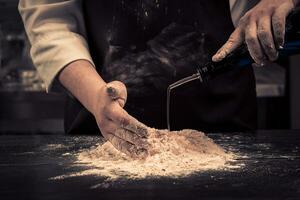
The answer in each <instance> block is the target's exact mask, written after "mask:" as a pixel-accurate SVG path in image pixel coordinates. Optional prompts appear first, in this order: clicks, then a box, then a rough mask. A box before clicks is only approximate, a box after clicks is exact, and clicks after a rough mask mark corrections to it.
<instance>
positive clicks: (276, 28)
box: [272, 3, 293, 48]
mask: <svg viewBox="0 0 300 200" xmlns="http://www.w3.org/2000/svg"><path fill="white" fill-rule="evenodd" d="M292 9H293V5H291V4H288V3H285V4H282V5H281V6H280V9H279V8H278V9H276V10H275V12H274V13H273V15H272V28H273V34H274V38H275V42H276V46H277V48H282V47H283V45H284V36H285V23H286V17H287V16H288V14H289V13H290V12H291V11H292Z"/></svg>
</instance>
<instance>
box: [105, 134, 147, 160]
mask: <svg viewBox="0 0 300 200" xmlns="http://www.w3.org/2000/svg"><path fill="white" fill-rule="evenodd" d="M106 138H107V140H109V141H110V142H111V143H112V145H113V146H114V147H115V148H116V149H117V150H119V151H121V152H123V153H125V154H126V155H128V156H130V157H133V158H145V157H147V155H148V152H147V150H145V149H141V148H137V147H136V146H134V145H133V144H131V143H130V142H127V141H125V140H122V139H121V138H119V137H117V136H115V135H114V134H112V133H107V134H106Z"/></svg>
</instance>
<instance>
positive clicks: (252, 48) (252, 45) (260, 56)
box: [245, 22, 266, 66]
mask: <svg viewBox="0 0 300 200" xmlns="http://www.w3.org/2000/svg"><path fill="white" fill-rule="evenodd" d="M246 29H247V32H246V33H245V41H246V44H247V47H248V50H249V53H250V55H251V57H252V58H253V60H254V61H255V63H257V64H259V65H261V66H262V65H264V64H265V60H266V57H265V55H264V52H263V50H262V48H261V46H260V42H259V40H258V37H257V26H256V23H255V22H252V23H250V24H249V25H248V26H247V28H246Z"/></svg>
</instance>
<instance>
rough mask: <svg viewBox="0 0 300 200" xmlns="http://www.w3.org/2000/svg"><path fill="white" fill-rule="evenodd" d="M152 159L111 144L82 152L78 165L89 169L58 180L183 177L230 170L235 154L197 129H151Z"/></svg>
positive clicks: (79, 154)
mask: <svg viewBox="0 0 300 200" xmlns="http://www.w3.org/2000/svg"><path fill="white" fill-rule="evenodd" d="M148 131H149V133H150V136H149V140H148V141H149V143H150V150H149V156H148V157H147V158H145V159H143V160H140V159H133V158H130V157H128V156H127V155H125V154H124V153H121V152H120V151H118V150H116V149H115V148H114V147H113V145H112V144H111V143H110V142H106V143H104V144H99V146H96V147H93V148H92V149H88V150H83V151H82V152H80V153H78V154H77V155H76V158H77V163H80V164H83V165H85V166H87V167H88V168H87V169H84V170H83V171H81V172H78V173H74V174H69V175H64V176H60V177H55V179H62V178H66V177H76V176H85V175H95V176H101V177H106V178H107V179H108V180H116V179H119V178H128V179H143V178H147V177H184V176H188V175H191V174H193V173H196V172H201V171H205V170H224V169H226V168H230V167H232V166H230V164H229V162H230V161H233V160H234V159H235V155H234V154H233V153H230V152H226V151H225V150H224V149H222V148H221V147H220V146H218V145H217V144H215V143H214V142H213V141H212V140H211V139H210V138H208V137H207V136H206V135H205V134H204V133H202V132H198V131H195V130H188V129H186V130H182V131H172V132H169V131H167V130H156V129H152V128H148Z"/></svg>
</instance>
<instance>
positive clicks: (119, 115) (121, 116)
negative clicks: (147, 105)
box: [105, 104, 148, 138]
mask: <svg viewBox="0 0 300 200" xmlns="http://www.w3.org/2000/svg"><path fill="white" fill-rule="evenodd" d="M105 115H106V117H108V118H109V119H111V120H112V121H114V122H115V123H116V124H117V125H118V126H119V127H121V128H124V129H127V130H129V131H131V132H133V133H135V134H136V135H138V136H140V137H144V138H146V137H147V136H148V130H147V128H146V127H145V125H143V124H142V123H140V122H138V120H136V119H135V118H133V117H132V116H130V115H129V114H128V113H127V112H126V111H125V110H124V109H122V108H121V107H120V106H119V105H118V104H111V105H110V107H109V108H108V109H106V110H105Z"/></svg>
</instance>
